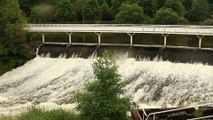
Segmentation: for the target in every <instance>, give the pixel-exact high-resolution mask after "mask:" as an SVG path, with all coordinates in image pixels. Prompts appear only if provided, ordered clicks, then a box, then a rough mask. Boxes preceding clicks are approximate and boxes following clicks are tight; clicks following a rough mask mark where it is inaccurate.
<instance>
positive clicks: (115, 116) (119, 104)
mask: <svg viewBox="0 0 213 120" xmlns="http://www.w3.org/2000/svg"><path fill="white" fill-rule="evenodd" d="M93 71H94V74H95V76H96V81H94V82H91V83H89V84H87V85H86V91H85V92H84V93H77V94H76V98H77V103H78V106H77V110H78V111H79V112H80V117H81V118H82V119H83V120H127V116H126V113H127V111H128V110H129V109H130V102H129V99H128V98H121V94H122V93H123V87H124V86H125V83H123V82H121V76H120V75H119V74H118V71H117V66H116V64H115V62H114V61H113V60H112V59H110V58H109V56H108V55H106V54H105V55H104V57H101V58H97V59H96V60H95V61H94V63H93Z"/></svg>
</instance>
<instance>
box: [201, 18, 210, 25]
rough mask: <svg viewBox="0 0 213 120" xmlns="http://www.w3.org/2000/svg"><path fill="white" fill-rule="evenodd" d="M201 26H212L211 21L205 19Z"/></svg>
mask: <svg viewBox="0 0 213 120" xmlns="http://www.w3.org/2000/svg"><path fill="white" fill-rule="evenodd" d="M202 24H203V25H213V19H206V20H205V21H203V22H202Z"/></svg>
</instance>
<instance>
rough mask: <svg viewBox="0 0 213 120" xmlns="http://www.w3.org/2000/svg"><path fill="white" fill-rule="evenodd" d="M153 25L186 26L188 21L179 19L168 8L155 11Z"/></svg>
mask: <svg viewBox="0 0 213 120" xmlns="http://www.w3.org/2000/svg"><path fill="white" fill-rule="evenodd" d="M153 21H154V23H155V24H171V25H173V24H187V23H188V21H187V20H186V19H185V18H183V17H179V16H178V14H177V13H176V12H174V11H173V10H172V9H170V8H165V9H160V10H159V11H157V13H156V15H155V18H154V20H153Z"/></svg>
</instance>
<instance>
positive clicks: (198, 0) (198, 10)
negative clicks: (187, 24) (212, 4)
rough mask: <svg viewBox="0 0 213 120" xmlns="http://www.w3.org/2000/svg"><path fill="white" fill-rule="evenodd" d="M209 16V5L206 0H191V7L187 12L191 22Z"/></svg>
mask: <svg viewBox="0 0 213 120" xmlns="http://www.w3.org/2000/svg"><path fill="white" fill-rule="evenodd" d="M208 16H209V6H208V2H207V1H206V0H193V1H192V9H191V10H190V12H189V14H188V19H189V21H191V22H201V21H203V20H205V19H207V18H208Z"/></svg>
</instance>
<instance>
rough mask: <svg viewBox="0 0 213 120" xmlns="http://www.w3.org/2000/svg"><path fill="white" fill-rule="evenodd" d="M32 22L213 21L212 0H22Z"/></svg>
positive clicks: (167, 22)
mask: <svg viewBox="0 0 213 120" xmlns="http://www.w3.org/2000/svg"><path fill="white" fill-rule="evenodd" d="M19 3H20V7H21V9H22V10H23V11H24V12H25V14H26V16H27V18H28V21H29V22H31V23H120V24H213V19H212V16H211V15H212V14H213V1H212V0H19Z"/></svg>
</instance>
